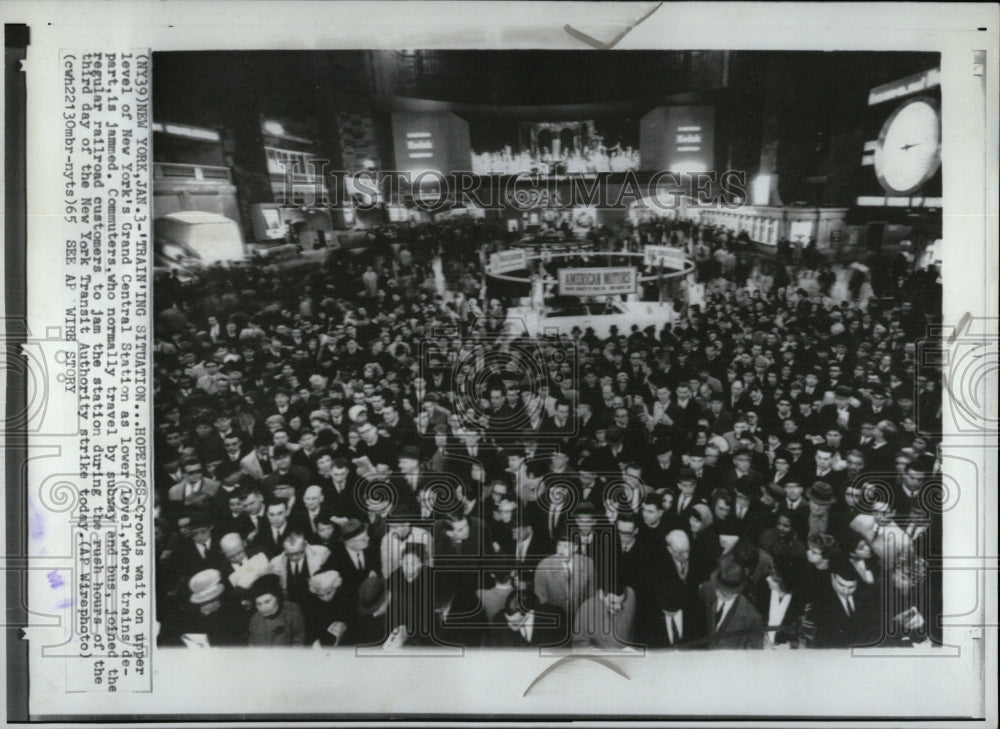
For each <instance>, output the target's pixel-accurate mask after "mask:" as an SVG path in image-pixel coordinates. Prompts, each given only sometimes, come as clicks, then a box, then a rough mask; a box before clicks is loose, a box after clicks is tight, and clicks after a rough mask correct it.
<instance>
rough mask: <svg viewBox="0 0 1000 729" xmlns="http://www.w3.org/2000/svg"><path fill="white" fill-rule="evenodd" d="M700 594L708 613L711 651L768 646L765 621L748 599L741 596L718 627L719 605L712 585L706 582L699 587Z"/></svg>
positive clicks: (706, 620) (706, 621)
mask: <svg viewBox="0 0 1000 729" xmlns="http://www.w3.org/2000/svg"><path fill="white" fill-rule="evenodd" d="M698 595H699V597H700V598H701V603H702V605H703V609H704V611H705V624H706V625H707V626H708V631H707V638H708V647H709V648H713V649H714V648H738V649H747V648H763V647H764V620H763V618H761V616H760V613H759V612H758V611H757V608H755V607H754V605H753V603H752V602H750V599H749V598H748V597H746V596H745V595H737V596H736V600H735V602H734V603H733V605H732V606H731V607H730V608H729V612H728V613H726V616H725V617H724V618H723V619H722V623H721V624H720V625H718V626H716V624H715V611H716V609H717V608H718V605H717V596H716V594H715V588H714V587H713V586H712V583H711V582H705V583H703V584H702V585H701V587H699V588H698Z"/></svg>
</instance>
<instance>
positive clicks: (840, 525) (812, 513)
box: [806, 481, 850, 543]
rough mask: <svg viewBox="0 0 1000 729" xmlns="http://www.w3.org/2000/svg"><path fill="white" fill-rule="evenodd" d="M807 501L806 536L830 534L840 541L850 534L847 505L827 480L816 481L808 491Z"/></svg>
mask: <svg viewBox="0 0 1000 729" xmlns="http://www.w3.org/2000/svg"><path fill="white" fill-rule="evenodd" d="M806 501H808V502H809V521H808V525H809V531H808V533H807V534H806V537H807V538H808V537H811V536H812V535H814V534H829V535H830V536H831V537H833V538H834V539H835V540H836V541H837V542H838V543H841V542H843V541H844V538H845V537H846V536H847V535H849V534H850V531H849V530H850V519H849V518H848V516H847V511H848V509H847V506H846V505H845V504H843V503H842V502H840V501H839V500H838V499H837V497H836V496H835V494H834V491H833V487H832V486H831V485H830V484H829V483H827V482H826V481H816V482H815V483H813V485H812V486H810V487H809V490H808V491H806Z"/></svg>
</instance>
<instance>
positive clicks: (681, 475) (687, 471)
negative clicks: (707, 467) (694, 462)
mask: <svg viewBox="0 0 1000 729" xmlns="http://www.w3.org/2000/svg"><path fill="white" fill-rule="evenodd" d="M677 480H678V481H697V480H698V476H697V475H696V474H695V472H694V469H693V468H682V469H681V470H680V471H679V472H678V473H677Z"/></svg>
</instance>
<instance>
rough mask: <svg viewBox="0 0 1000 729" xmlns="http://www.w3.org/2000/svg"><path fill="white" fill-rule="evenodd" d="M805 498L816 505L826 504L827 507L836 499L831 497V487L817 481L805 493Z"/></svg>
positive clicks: (824, 482)
mask: <svg viewBox="0 0 1000 729" xmlns="http://www.w3.org/2000/svg"><path fill="white" fill-rule="evenodd" d="M806 498H807V499H808V500H809V501H815V502H816V503H817V504H826V505H827V506H829V505H830V504H832V503H833V502H834V501H835V500H836V499H834V497H833V487H832V486H831V485H830V484H828V483H827V482H826V481H817V482H816V483H814V484H813V485H812V486H810V487H809V490H808V491H806Z"/></svg>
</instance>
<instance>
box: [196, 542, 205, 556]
mask: <svg viewBox="0 0 1000 729" xmlns="http://www.w3.org/2000/svg"><path fill="white" fill-rule="evenodd" d="M197 547H198V554H200V555H201V558H202V559H205V545H204V544H198V545H197Z"/></svg>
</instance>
